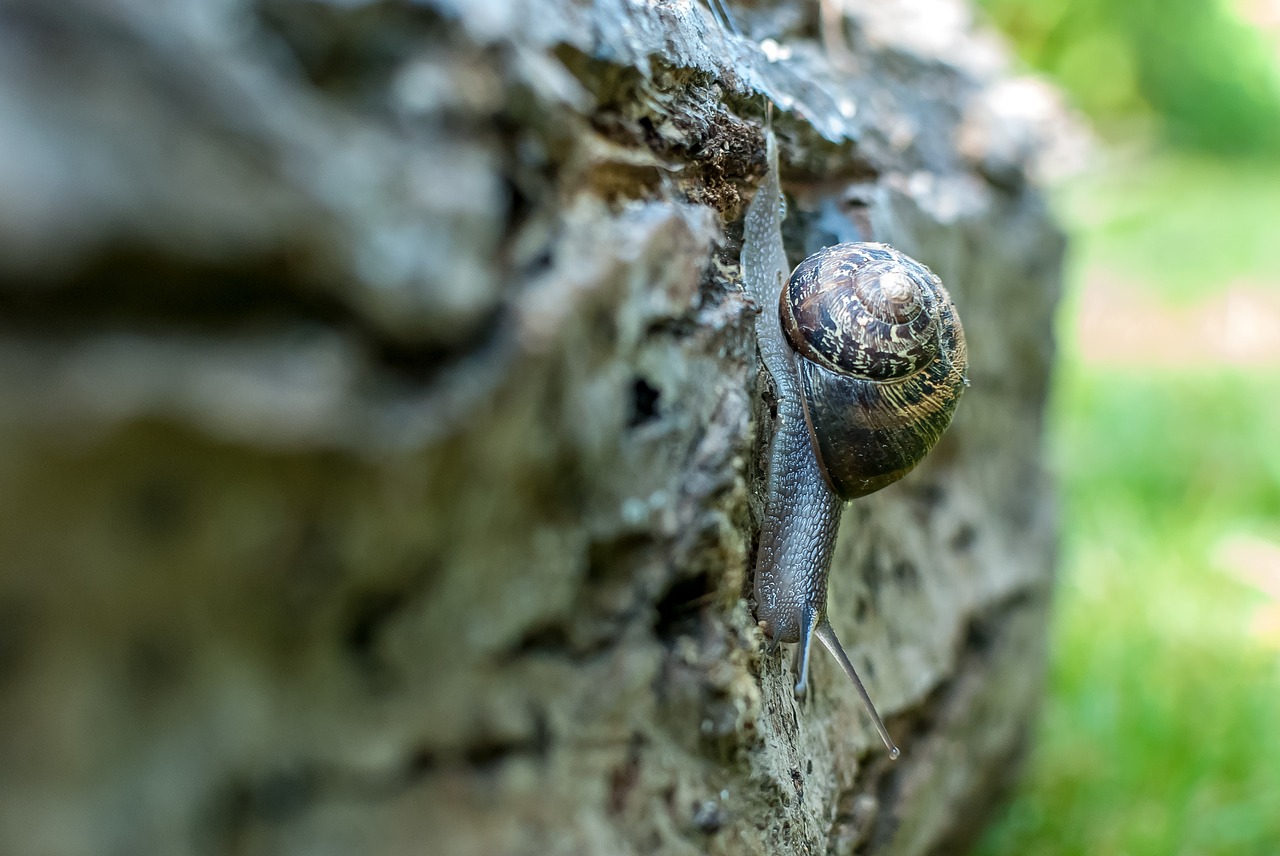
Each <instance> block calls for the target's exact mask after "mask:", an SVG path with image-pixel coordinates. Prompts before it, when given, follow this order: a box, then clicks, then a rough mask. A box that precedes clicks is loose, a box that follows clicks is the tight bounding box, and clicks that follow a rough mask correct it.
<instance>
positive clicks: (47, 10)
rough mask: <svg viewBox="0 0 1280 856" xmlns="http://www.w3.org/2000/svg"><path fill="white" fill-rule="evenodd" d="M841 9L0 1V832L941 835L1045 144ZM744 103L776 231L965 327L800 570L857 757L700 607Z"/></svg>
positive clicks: (1033, 270) (1025, 354) (748, 363)
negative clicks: (771, 142) (939, 394)
mask: <svg viewBox="0 0 1280 856" xmlns="http://www.w3.org/2000/svg"><path fill="white" fill-rule="evenodd" d="M848 5H849V6H850V17H849V18H848V20H847V22H846V23H847V30H846V33H845V35H846V37H847V38H848V40H849V51H848V54H847V55H844V54H840V55H829V54H828V53H827V52H826V51H825V50H824V49H823V48H822V47H821V46H820V39H819V38H818V29H817V28H818V10H817V6H816V4H807V3H805V4H801V3H797V2H795V0H779V2H778V3H777V4H776V5H774V6H767V5H765V4H759V5H756V6H753V7H752V8H750V9H746V8H742V9H740V8H738V7H737V6H735V7H734V8H733V12H734V14H735V16H736V18H737V23H738V25H739V26H740V28H741V29H742V31H743V32H744V33H746V34H747V35H748V36H750V37H751V38H747V37H736V36H733V35H731V34H729V33H728V32H726V31H725V30H724V29H722V28H721V27H719V26H718V25H717V24H716V22H715V19H714V18H713V17H712V16H711V14H710V13H709V11H708V10H707V9H705V8H703V7H700V6H697V5H693V4H690V3H677V2H670V3H632V2H624V0H599V2H596V3H594V4H587V3H585V2H579V1H578V0H541V2H533V0H524V2H516V3H508V2H498V0H469V2H465V3H463V2H458V0H420V1H419V2H417V3H414V4H403V5H388V4H378V3H368V2H361V1H360V0H356V2H336V0H335V1H334V2H326V1H325V0H317V2H313V3H307V4H290V3H284V2H276V0H262V2H237V0H204V2H173V3H169V4H141V3H134V2H128V0H114V2H88V0H65V2H61V3H57V4H49V3H43V2H39V0H12V2H9V3H7V4H5V5H4V7H3V9H2V10H0V441H2V442H0V851H3V852H11V853H47V854H59V856H61V855H62V854H65V855H66V856H80V855H81V854H113V853H134V852H157V853H169V854H206V853H223V852H228V853H229V852H235V853H281V854H288V853H299V854H301V853H307V854H325V853H335V854H338V853H344V854H345V853H352V852H359V853H370V854H375V853H399V852H429V853H443V854H450V856H454V854H458V856H466V854H485V856H492V854H539V856H541V854H555V853H566V854H568V853H597V852H598V853H691V852H708V853H724V854H750V853H770V854H785V853H796V854H800V853H818V852H825V851H826V850H828V849H831V850H833V851H834V852H842V853H853V852H858V853H878V854H879V853H885V854H887V853H893V854H927V853H942V852H957V851H958V850H959V849H960V848H961V845H960V844H959V842H961V841H963V840H965V839H966V838H967V837H968V836H971V835H973V834H975V832H976V830H977V829H979V828H980V823H981V819H982V817H983V812H984V810H985V808H986V807H987V806H989V805H990V804H991V801H992V800H993V799H995V798H996V797H997V796H998V794H999V793H1000V791H1001V789H1002V787H1004V785H1005V784H1006V782H1007V780H1008V778H1009V776H1010V774H1011V773H1012V771H1014V770H1015V769H1016V764H1015V761H1016V759H1017V757H1018V756H1019V755H1020V753H1021V752H1022V751H1023V749H1024V747H1025V744H1026V739H1027V734H1028V728H1029V726H1030V724H1031V722H1032V720H1033V718H1034V715H1035V711H1036V704H1037V698H1038V696H1039V692H1040V683H1041V678H1042V672H1043V664H1044V633H1045V622H1046V612H1047V606H1048V595H1049V585H1050V581H1051V575H1052V567H1053V549H1054V537H1055V523H1054V507H1053V503H1052V493H1051V484H1050V481H1049V479H1048V478H1047V476H1046V474H1045V471H1044V464H1043V453H1042V449H1041V443H1042V427H1043V419H1044V400H1045V393H1046V384H1047V379H1048V373H1049V369H1050V365H1051V360H1052V340H1051V335H1050V320H1051V312H1052V309H1053V305H1054V301H1055V299H1056V295H1057V291H1058V287H1059V278H1060V274H1061V255H1062V238H1061V235H1060V233H1059V231H1058V229H1057V228H1056V227H1055V226H1054V224H1053V222H1052V219H1051V217H1050V216H1049V214H1048V212H1047V209H1046V205H1045V201H1044V198H1043V196H1042V194H1041V192H1040V191H1039V190H1038V188H1037V183H1036V180H1035V179H1036V175H1037V173H1036V168H1035V160H1036V158H1037V157H1038V155H1039V153H1040V152H1041V151H1043V150H1044V148H1043V147H1044V146H1048V145H1049V144H1050V142H1051V141H1050V140H1048V139H1045V134H1046V132H1045V128H1046V127H1048V126H1049V125H1048V124H1046V123H1044V122H1039V123H1038V124H1037V123H1035V122H1032V120H1031V119H1026V121H1023V120H1022V119H1020V118H1019V117H1025V116H1043V111H1039V112H1037V111H1035V110H1002V109H1000V105H1001V104H1002V103H1004V102H1003V101H1001V100H1000V99H999V98H993V96H992V95H991V93H993V92H998V91H1001V90H1000V87H1007V86H1008V85H1009V77H1008V75H1007V73H1006V72H1005V71H1004V70H1003V61H1002V59H1001V53H1000V50H999V48H998V46H997V45H995V43H994V41H993V40H992V39H991V38H990V37H989V36H986V35H983V34H981V33H975V32H974V30H973V27H972V24H971V22H970V20H969V18H968V16H967V13H966V12H965V10H964V7H963V6H959V5H956V4H953V3H941V4H939V3H934V2H930V3H924V2H923V0H915V2H908V0H895V2H894V3H891V4H888V6H889V7H893V8H895V9H899V10H900V11H901V13H902V14H900V15H895V14H892V9H891V10H890V13H889V14H886V13H885V8H886V4H883V3H880V4H871V3H867V4H860V3H854V2H851V3H849V4H848ZM864 6H865V8H864ZM925 6H929V7H935V6H936V7H938V8H941V9H942V10H943V11H945V12H946V13H947V14H946V15H942V16H941V17H937V16H935V17H930V18H929V20H933V21H936V22H941V23H938V24H936V25H935V26H934V28H933V29H931V30H928V31H927V32H926V31H925V30H923V29H921V28H920V27H918V26H913V25H912V23H911V22H912V21H913V20H917V18H913V17H912V16H913V15H914V16H919V15H924V16H925V17H929V14H928V10H927V9H924V10H923V11H922V8H923V7H925ZM766 101H768V102H772V104H773V107H772V109H771V118H770V121H771V122H772V124H773V127H774V129H775V131H776V132H777V134H778V136H779V138H780V140H781V143H782V160H783V182H784V186H785V188H786V190H787V193H788V216H787V221H786V223H785V225H784V235H785V238H786V241H787V243H788V251H789V254H790V255H791V256H792V259H793V261H798V260H799V258H801V257H803V256H804V255H805V254H807V253H808V252H810V251H811V250H812V249H813V248H815V247H817V246H821V245H823V244H824V243H831V242H833V241H836V240H848V239H856V238H860V237H861V238H872V237H874V238H876V239H879V240H887V241H889V242H891V243H893V244H895V245H896V246H898V247H899V248H900V249H902V250H904V251H905V252H908V253H910V254H911V255H913V256H916V257H917V258H919V259H921V260H922V261H924V262H926V263H927V264H929V265H930V266H931V267H932V268H933V269H934V271H935V272H937V273H938V274H939V275H940V276H941V277H942V279H943V281H944V282H945V283H946V284H947V287H948V288H949V290H950V291H951V293H952V295H953V296H954V297H955V300H956V303H957V305H958V307H959V311H960V313H961V315H962V317H963V319H964V323H965V328H966V332H967V334H968V340H969V345H970V350H971V365H970V378H971V380H972V387H971V389H970V390H969V391H968V392H967V393H966V396H965V398H964V400H963V402H962V403H961V406H960V409H959V413H958V415H957V417H956V420H955V423H954V425H953V426H952V428H951V430H950V431H949V433H948V434H947V435H946V437H944V439H943V442H942V444H941V445H940V447H939V448H938V449H937V450H935V452H934V453H933V454H932V455H931V457H930V458H929V459H927V460H926V462H925V464H924V465H922V466H921V467H920V469H919V470H918V471H917V472H915V473H913V474H912V475H911V476H910V477H909V478H908V479H907V480H905V481H904V482H902V483H899V484H898V485H895V486H893V487H891V488H889V489H887V490H885V491H882V492H881V493H879V494H876V495H873V496H871V497H868V498H866V499H864V500H859V501H858V502H856V503H854V504H852V505H851V506H850V507H849V510H848V511H847V513H846V516H845V519H844V524H843V533H842V536H841V540H840V546H839V548H838V553H837V557H836V561H835V565H834V568H833V573H832V584H831V600H830V602H831V607H830V608H831V619H832V622H833V624H834V625H835V626H836V628H837V630H838V631H839V633H840V635H841V637H842V639H843V640H844V642H845V644H846V646H847V647H848V648H849V649H850V653H851V655H852V656H853V659H854V661H855V663H856V664H857V665H858V667H859V668H860V670H861V671H862V674H863V677H864V679H866V681H867V683H868V685H869V689H870V690H871V693H872V695H873V697H874V698H875V699H876V702H877V705H878V707H879V709H880V711H881V713H883V714H885V716H886V718H887V719H888V721H889V726H890V728H891V730H892V731H893V732H894V735H895V737H896V738H897V740H898V742H899V744H900V745H901V746H902V748H903V750H904V756H903V758H902V759H901V760H900V761H898V762H894V763H890V762H889V761H888V760H887V759H886V758H885V756H884V753H883V751H882V749H881V747H880V746H879V743H878V742H877V739H876V737H875V734H874V732H873V731H871V730H870V728H869V725H868V723H867V722H866V720H865V718H864V715H863V713H862V711H861V709H860V706H859V704H858V702H857V699H856V697H855V696H854V694H853V690H852V688H851V687H849V686H847V685H846V682H845V681H844V680H843V679H842V677H841V676H840V675H839V674H838V673H837V671H836V669H835V668H834V664H833V663H831V662H828V661H827V660H825V659H822V658H819V659H818V660H817V661H816V665H815V674H814V676H813V689H812V690H811V693H810V697H809V699H808V700H807V701H805V702H804V703H802V704H798V703H797V702H796V701H795V699H794V698H793V697H792V693H791V677H790V673H789V668H788V666H787V663H786V659H787V655H788V654H789V652H781V651H777V650H770V649H769V648H768V647H767V646H765V645H764V644H763V640H762V638H761V634H760V632H759V630H758V629H757V628H756V626H755V623H754V619H753V617H752V614H751V607H750V604H749V602H748V600H747V593H748V592H749V590H750V580H749V571H748V569H749V566H750V558H751V556H752V551H753V539H754V537H755V525H756V524H755V523H754V518H753V504H754V503H756V502H757V501H758V497H759V490H760V480H759V478H758V471H759V456H760V453H761V451H762V450H763V443H762V441H761V440H760V439H759V438H757V436H756V432H755V428H754V425H755V420H754V419H753V415H754V414H755V413H756V408H757V407H758V401H759V399H758V396H757V393H756V375H757V370H758V367H757V358H756V351H755V343H754V339H753V335H752V329H753V327H752V321H753V317H754V313H755V311H756V307H754V306H752V305H751V304H750V302H749V301H748V300H747V299H746V298H745V296H744V294H743V292H742V288H741V282H740V269H739V255H740V250H741V246H740V245H741V239H742V215H743V212H744V209H745V206H746V203H747V201H748V200H749V199H750V198H751V196H752V194H753V193H754V191H755V188H756V186H757V184H758V181H759V179H760V177H761V174H762V171H763V169H764V151H763V139H764V138H763V134H762V128H763V123H764V122H765V120H766V116H765V106H764V105H765V103H766ZM1037 121H1038V120H1037ZM1041 144H1043V145H1041Z"/></svg>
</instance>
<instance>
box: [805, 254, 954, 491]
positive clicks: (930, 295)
mask: <svg viewBox="0 0 1280 856" xmlns="http://www.w3.org/2000/svg"><path fill="white" fill-rule="evenodd" d="M779 315H780V319H781V323H782V329H783V331H784V332H785V333H786V336H787V341H788V342H789V343H790V344H791V346H792V348H794V349H795V351H796V353H797V354H798V355H799V356H800V357H801V359H799V360H798V368H799V374H800V384H801V397H802V399H803V402H804V410H805V421H806V423H807V425H808V428H809V431H810V434H811V437H812V440H813V445H814V448H815V450H816V453H817V455H818V460H819V464H820V468H821V470H822V472H823V474H824V476H825V477H826V479H827V481H828V482H829V483H830V485H831V487H832V488H833V489H834V490H835V492H836V495H837V496H839V497H840V498H841V499H854V498H856V497H859V496H865V495H866V494H869V493H872V492H874V491H877V490H879V489H880V488H882V487H885V486H886V485H889V484H892V483H893V482H895V481H897V480H898V479H900V478H902V477H903V476H904V475H906V474H907V473H908V472H910V471H911V470H912V469H913V468H914V467H915V466H916V464H918V463H920V461H921V459H922V458H924V456H925V455H926V454H927V453H928V451H929V450H930V449H932V448H933V446H934V444H936V443H937V442H938V438H939V437H941V436H942V432H943V431H945V430H946V428H947V425H949V424H950V422H951V416H952V414H953V413H954V412H955V409H956V404H957V403H958V401H959V399H960V393H961V392H962V391H963V390H964V387H965V384H966V380H965V369H966V366H967V362H968V360H967V350H966V347H965V340H964V331H963V329H962V328H961V326H960V319H959V318H958V317H957V315H956V312H955V307H954V305H953V304H952V302H951V297H950V295H948V294H947V291H946V289H945V288H943V286H942V283H941V282H940V281H939V280H938V278H937V277H936V276H934V275H933V273H932V272H931V271H930V270H929V269H928V268H926V267H925V266H924V265H922V264H920V263H919V262H917V261H915V260H914V259H912V258H910V257H909V256H906V255H903V254H902V253H900V252H898V251H897V250H895V249H893V248H892V247H889V246H887V245H885V244H837V245H836V246H833V247H827V248H826V249H824V250H820V251H818V252H817V253H814V254H813V255H811V256H809V257H808V258H807V259H805V260H804V261H802V262H801V263H800V264H799V265H798V266H797V267H796V269H795V270H794V271H793V272H792V274H791V277H790V279H789V281H788V282H787V285H786V287H784V288H783V289H782V292H781V295H780V301H779Z"/></svg>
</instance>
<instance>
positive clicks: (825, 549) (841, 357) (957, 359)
mask: <svg viewBox="0 0 1280 856" xmlns="http://www.w3.org/2000/svg"><path fill="white" fill-rule="evenodd" d="M766 136H767V140H768V145H769V151H768V157H769V169H768V172H767V174H766V177H765V182H764V184H763V185H762V187H761V189H760V191H759V192H758V193H757V196H756V199H754V200H752V204H751V206H750V207H749V208H748V211H747V217H746V225H745V231H744V234H745V240H744V250H743V267H744V272H745V279H746V281H747V286H748V289H749V290H750V292H751V294H752V296H753V297H754V298H755V299H756V300H757V301H758V302H759V303H760V305H761V306H762V307H763V310H762V311H761V313H760V316H759V318H758V320H757V341H758V343H759V347H760V352H761V356H762V357H763V360H764V363H765V366H766V368H767V369H768V370H769V373H770V375H771V376H772V378H773V381H774V387H775V391H776V395H777V400H778V405H777V420H776V423H775V427H774V433H773V436H772V439H771V441H770V446H769V456H768V476H767V485H766V491H765V502H764V509H763V514H762V521H761V532H760V545H759V549H758V551H757V558H756V571H755V600H756V618H757V620H758V621H759V623H760V627H761V628H762V630H763V631H764V633H765V635H766V636H767V637H768V638H770V639H772V640H774V641H777V642H798V643H800V644H801V648H800V649H799V650H798V652H797V655H798V661H799V662H798V665H797V671H798V677H797V680H796V685H795V692H796V694H797V695H802V694H803V693H804V692H805V689H806V686H807V681H808V671H809V650H810V644H811V642H812V640H813V638H814V637H815V636H816V637H817V638H818V640H819V641H821V642H822V643H823V645H824V646H825V647H826V648H827V649H828V650H829V651H830V652H831V654H832V655H833V656H834V657H835V658H836V660H837V662H839V664H840V666H841V668H842V669H843V670H844V671H845V673H846V674H847V675H848V676H849V677H850V679H851V680H852V681H853V683H854V685H855V687H856V689H857V691H858V693H859V695H860V696H861V698H862V700H863V703H864V704H865V705H866V708H867V710H868V712H869V713H870V715H871V718H872V721H873V723H874V724H875V726H876V729H877V730H878V731H879V732H880V736H881V738H882V739H883V740H884V742H885V745H886V746H887V747H888V748H889V750H890V755H891V757H895V758H896V757H897V756H898V749H897V747H896V746H894V744H893V741H892V739H891V738H890V736H889V733H888V729H887V728H886V727H885V725H884V723H883V721H882V720H881V719H880V716H879V715H878V714H877V713H876V710H875V706H874V705H873V704H872V702H871V699H870V697H869V696H868V694H867V692H866V689H865V688H864V687H863V685H862V682H861V680H859V678H858V675H857V672H856V671H855V670H854V668H853V665H852V663H851V662H850V661H849V658H848V656H847V655H846V654H845V652H844V649H843V647H842V646H841V644H840V641H839V639H838V638H837V637H836V635H835V631H834V630H833V629H832V628H831V624H830V623H829V622H828V620H827V614H826V602H827V577H828V574H829V572H830V567H831V557H832V553H833V551H834V548H835V542H836V534H837V531H838V528H839V523H840V516H841V511H842V510H843V507H844V503H845V501H847V500H850V499H854V498H857V497H860V496H865V495H866V494H869V493H872V492H874V491H876V490H879V489H881V488H883V487H885V486H887V485H889V484H892V483H893V482H895V481H897V480H898V479H900V478H902V477H903V476H904V475H906V474H907V473H908V472H910V471H911V470H912V469H913V468H914V467H915V466H916V464H918V463H919V462H920V460H921V459H922V458H923V457H924V456H925V454H927V453H928V451H929V450H930V449H931V448H932V447H933V445H934V444H935V443H936V442H937V440H938V438H939V437H940V436H941V435H942V432H943V431H944V430H946V427H947V425H948V424H949V423H950V421H951V416H952V414H953V413H954V412H955V408H956V403H957V402H958V400H959V396H960V394H961V392H962V391H963V389H964V387H965V386H966V385H967V381H966V379H965V370H966V366H967V350H966V346H965V340H964V332H963V329H962V328H961V325H960V320H959V318H958V316H957V315H956V312H955V307H954V305H953V304H952V301H951V298H950V296H949V295H948V294H947V292H946V289H945V288H943V286H942V283H941V282H940V281H939V280H938V278H937V277H936V276H934V275H933V273H932V272H930V271H929V269H928V268H926V267H925V266H924V265H922V264H920V263H919V262H917V261H915V260H914V259H911V258H910V257H908V256H906V255H904V254H902V253H900V252H898V251H897V250H895V249H893V248H892V247H889V246H888V245H886V244H874V243H846V244H837V245H835V246H832V247H827V248H825V249H823V250H820V251H818V252H817V253H815V254H813V255H812V256H809V257H808V258H807V259H805V260H804V261H802V262H801V263H800V264H799V265H798V266H797V267H796V268H795V270H794V271H793V272H792V273H791V275H790V277H787V276H786V262H785V254H784V253H783V248H782V242H781V231H780V221H781V216H782V215H781V207H780V200H781V193H780V189H779V187H778V183H777V182H778V179H777V147H776V143H775V141H774V139H773V135H772V134H771V133H770V134H767V135H766Z"/></svg>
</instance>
